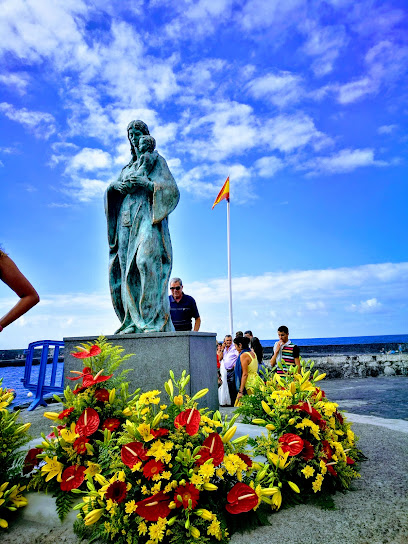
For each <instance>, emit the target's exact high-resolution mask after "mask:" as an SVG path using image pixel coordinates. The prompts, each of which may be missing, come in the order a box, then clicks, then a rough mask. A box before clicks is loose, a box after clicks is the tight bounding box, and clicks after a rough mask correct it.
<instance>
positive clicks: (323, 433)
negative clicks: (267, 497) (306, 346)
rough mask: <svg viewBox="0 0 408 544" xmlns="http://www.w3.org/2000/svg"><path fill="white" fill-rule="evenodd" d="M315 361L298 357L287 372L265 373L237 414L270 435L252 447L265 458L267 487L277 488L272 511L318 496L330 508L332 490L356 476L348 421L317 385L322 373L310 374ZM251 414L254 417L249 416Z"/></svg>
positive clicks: (345, 486) (356, 457) (355, 455)
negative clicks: (297, 363) (282, 373)
mask: <svg viewBox="0 0 408 544" xmlns="http://www.w3.org/2000/svg"><path fill="white" fill-rule="evenodd" d="M313 365H314V363H313V362H311V361H308V362H305V361H303V360H301V371H300V373H299V372H298V371H297V369H296V368H295V367H293V368H291V369H289V371H288V373H287V374H286V375H279V374H276V373H274V372H268V374H267V375H266V379H265V382H264V383H258V384H257V385H256V386H255V391H254V395H253V396H252V397H244V398H243V400H242V407H240V408H238V410H237V412H238V413H241V414H243V415H244V421H245V422H251V423H253V424H257V425H261V426H263V427H265V429H266V430H267V432H268V434H267V436H266V435H265V434H262V436H259V437H257V438H256V439H255V440H254V442H253V444H254V451H255V453H257V454H259V455H263V456H265V458H266V460H267V462H266V463H264V464H263V469H264V472H265V481H266V482H267V484H268V486H277V487H278V488H279V492H278V493H276V494H274V495H273V496H272V497H271V506H272V509H276V510H277V509H279V508H280V507H281V505H282V502H286V503H291V502H306V501H310V500H315V499H316V494H318V496H319V500H315V502H319V503H320V504H321V505H322V506H326V507H329V508H330V507H333V506H334V503H333V499H332V494H333V493H334V492H335V491H336V490H345V489H348V488H349V487H350V484H351V482H352V480H353V479H355V478H359V474H358V472H357V471H356V462H357V461H358V460H361V458H362V454H361V452H360V451H359V450H358V449H357V447H356V441H357V438H356V437H355V435H354V433H353V431H352V430H351V424H350V423H348V422H347V420H346V418H345V417H344V415H342V414H341V412H340V411H339V410H338V404H336V403H334V402H330V401H329V400H328V399H327V398H326V396H325V393H324V391H323V390H322V389H321V388H320V387H319V386H318V385H316V384H317V383H318V382H320V381H321V380H322V379H324V377H325V374H320V373H319V371H318V370H316V371H315V372H314V374H313V375H312V374H311V371H312V368H313ZM252 414H253V415H255V416H256V417H255V418H253V416H252V417H251V415H252Z"/></svg>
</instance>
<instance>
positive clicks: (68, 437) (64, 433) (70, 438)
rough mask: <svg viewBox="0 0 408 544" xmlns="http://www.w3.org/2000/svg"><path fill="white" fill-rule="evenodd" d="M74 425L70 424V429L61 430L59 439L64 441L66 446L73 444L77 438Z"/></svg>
mask: <svg viewBox="0 0 408 544" xmlns="http://www.w3.org/2000/svg"><path fill="white" fill-rule="evenodd" d="M75 427H76V424H75V423H74V422H72V423H71V428H70V429H61V431H60V433H61V438H62V439H63V440H65V442H67V443H68V444H73V443H74V442H75V440H76V439H77V438H78V436H79V434H77V433H76V432H75Z"/></svg>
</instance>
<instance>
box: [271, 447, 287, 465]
mask: <svg viewBox="0 0 408 544" xmlns="http://www.w3.org/2000/svg"><path fill="white" fill-rule="evenodd" d="M267 457H268V459H269V461H270V462H271V463H273V464H274V465H275V467H276V468H281V469H284V468H286V467H287V466H288V465H289V464H290V461H288V457H289V452H288V451H287V452H286V453H283V451H282V449H281V448H279V449H278V453H272V452H271V451H270V452H268V454H267ZM287 461H288V462H287Z"/></svg>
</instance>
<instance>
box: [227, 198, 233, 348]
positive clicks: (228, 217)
mask: <svg viewBox="0 0 408 544" xmlns="http://www.w3.org/2000/svg"><path fill="white" fill-rule="evenodd" d="M227 248H228V287H229V315H230V330H231V336H232V337H233V334H234V327H233V321H232V284H231V235H230V199H229V198H228V199H227Z"/></svg>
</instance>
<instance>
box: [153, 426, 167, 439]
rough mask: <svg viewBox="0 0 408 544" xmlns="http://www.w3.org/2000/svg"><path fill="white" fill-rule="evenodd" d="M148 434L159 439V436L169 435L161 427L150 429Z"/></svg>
mask: <svg viewBox="0 0 408 544" xmlns="http://www.w3.org/2000/svg"><path fill="white" fill-rule="evenodd" d="M150 434H152V435H153V436H154V437H155V438H160V437H161V436H167V435H168V434H169V430H168V429H163V428H162V427H161V428H160V429H152V430H151V431H150Z"/></svg>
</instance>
